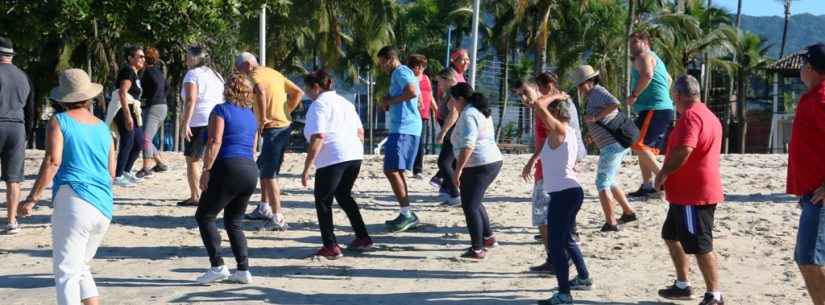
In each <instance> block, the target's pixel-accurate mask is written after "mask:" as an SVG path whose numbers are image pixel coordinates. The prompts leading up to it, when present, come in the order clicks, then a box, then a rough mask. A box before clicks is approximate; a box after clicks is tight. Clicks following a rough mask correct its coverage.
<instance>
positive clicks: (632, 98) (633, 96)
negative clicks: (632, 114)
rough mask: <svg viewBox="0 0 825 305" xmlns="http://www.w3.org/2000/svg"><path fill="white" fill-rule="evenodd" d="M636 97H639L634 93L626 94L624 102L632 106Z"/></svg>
mask: <svg viewBox="0 0 825 305" xmlns="http://www.w3.org/2000/svg"><path fill="white" fill-rule="evenodd" d="M638 98H639V97H638V96H635V95H631V96H628V97H627V101H626V102H625V103H626V104H627V105H628V106H633V104H635V103H636V99H638Z"/></svg>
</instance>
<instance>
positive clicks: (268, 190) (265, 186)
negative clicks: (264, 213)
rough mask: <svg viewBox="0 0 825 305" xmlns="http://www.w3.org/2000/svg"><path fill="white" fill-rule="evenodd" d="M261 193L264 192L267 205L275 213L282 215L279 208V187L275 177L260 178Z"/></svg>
mask: <svg viewBox="0 0 825 305" xmlns="http://www.w3.org/2000/svg"><path fill="white" fill-rule="evenodd" d="M261 194H265V196H266V200H267V203H269V207H270V208H272V213H274V214H275V215H283V211H282V210H281V188H280V186H279V185H278V179H277V178H271V179H267V178H261Z"/></svg>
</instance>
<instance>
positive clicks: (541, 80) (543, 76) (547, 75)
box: [536, 72, 559, 87]
mask: <svg viewBox="0 0 825 305" xmlns="http://www.w3.org/2000/svg"><path fill="white" fill-rule="evenodd" d="M536 83H537V84H539V85H542V86H549V85H550V84H553V85H554V86H556V87H558V85H559V77H558V76H556V73H553V72H542V73H539V74H538V75H536Z"/></svg>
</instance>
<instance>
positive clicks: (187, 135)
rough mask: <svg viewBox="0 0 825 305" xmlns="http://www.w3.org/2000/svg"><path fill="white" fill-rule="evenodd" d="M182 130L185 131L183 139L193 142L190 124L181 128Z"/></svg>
mask: <svg viewBox="0 0 825 305" xmlns="http://www.w3.org/2000/svg"><path fill="white" fill-rule="evenodd" d="M180 129H182V130H183V139H184V140H186V141H191V140H192V129H190V128H189V124H186V125H184V126H181V127H180Z"/></svg>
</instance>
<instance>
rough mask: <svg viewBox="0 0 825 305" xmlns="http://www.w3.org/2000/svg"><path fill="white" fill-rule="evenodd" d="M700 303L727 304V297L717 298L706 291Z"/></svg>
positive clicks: (707, 304) (708, 304) (703, 304)
mask: <svg viewBox="0 0 825 305" xmlns="http://www.w3.org/2000/svg"><path fill="white" fill-rule="evenodd" d="M699 305H725V298H723V297H721V296H720V297H719V300H717V299H716V298H715V297H714V296H713V294H712V293H710V292H705V297H703V298H702V302H700V303H699Z"/></svg>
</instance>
